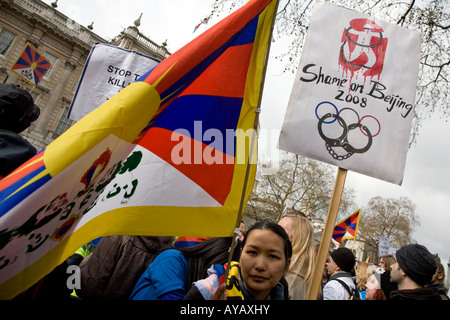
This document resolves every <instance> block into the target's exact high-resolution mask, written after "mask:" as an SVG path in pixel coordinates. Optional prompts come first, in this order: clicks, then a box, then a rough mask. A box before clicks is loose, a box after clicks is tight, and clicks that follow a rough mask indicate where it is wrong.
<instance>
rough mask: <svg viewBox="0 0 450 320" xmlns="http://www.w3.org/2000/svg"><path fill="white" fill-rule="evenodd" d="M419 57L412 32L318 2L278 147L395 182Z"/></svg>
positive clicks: (399, 171)
mask: <svg viewBox="0 0 450 320" xmlns="http://www.w3.org/2000/svg"><path fill="white" fill-rule="evenodd" d="M419 57H420V35H419V34H418V33H417V32H415V31H411V30H407V29H405V28H402V27H399V26H398V25H394V24H390V23H387V22H384V21H379V20H377V19H374V18H372V17H369V16H367V15H365V14H362V13H359V12H356V11H352V10H348V9H346V8H343V7H339V6H335V5H332V4H327V3H320V4H317V5H316V6H315V7H314V9H313V15H312V19H311V25H310V27H309V31H308V35H307V38H306V42H305V45H304V47H303V52H302V56H301V58H300V63H299V66H298V71H297V75H296V78H295V82H294V86H293V89H292V93H291V97H290V100H289V104H288V108H287V112H286V116H285V120H284V123H283V128H282V131H281V134H280V140H279V148H280V149H282V150H285V151H289V152H293V153H296V154H299V155H303V156H306V157H308V158H312V159H316V160H320V161H323V162H326V163H329V164H332V165H336V166H338V167H340V168H344V169H346V170H352V171H355V172H359V173H362V174H366V175H369V176H372V177H375V178H378V179H381V180H385V181H388V182H392V183H395V184H399V185H400V184H401V183H402V180H403V174H404V167H405V162H406V154H407V150H408V143H409V137H410V131H411V122H412V119H413V115H414V112H413V108H414V102H415V91H416V83H417V76H418V66H419Z"/></svg>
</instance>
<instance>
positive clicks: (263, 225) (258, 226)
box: [242, 221, 292, 260]
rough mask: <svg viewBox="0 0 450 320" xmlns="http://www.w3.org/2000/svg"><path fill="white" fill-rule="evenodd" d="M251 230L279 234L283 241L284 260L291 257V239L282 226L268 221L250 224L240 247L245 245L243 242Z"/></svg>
mask: <svg viewBox="0 0 450 320" xmlns="http://www.w3.org/2000/svg"><path fill="white" fill-rule="evenodd" d="M253 230H270V231H272V232H273V233H275V234H277V235H279V236H280V237H281V238H282V239H283V242H284V255H285V257H286V260H288V259H290V258H291V257H292V244H291V240H289V236H288V234H287V233H286V231H285V230H284V228H283V227H282V226H280V225H279V224H277V223H274V222H270V221H259V222H256V223H255V224H254V225H253V226H251V227H250V229H248V231H247V233H246V234H245V238H244V240H243V241H242V247H244V246H245V242H246V241H247V238H248V236H249V235H250V233H251V232H252V231H253Z"/></svg>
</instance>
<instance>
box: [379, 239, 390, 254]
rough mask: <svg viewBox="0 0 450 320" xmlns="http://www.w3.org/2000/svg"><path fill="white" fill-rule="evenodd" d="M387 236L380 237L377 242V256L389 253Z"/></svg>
mask: <svg viewBox="0 0 450 320" xmlns="http://www.w3.org/2000/svg"><path fill="white" fill-rule="evenodd" d="M389 248H390V245H389V238H386V237H380V242H379V243H378V256H379V257H381V256H385V255H387V254H389Z"/></svg>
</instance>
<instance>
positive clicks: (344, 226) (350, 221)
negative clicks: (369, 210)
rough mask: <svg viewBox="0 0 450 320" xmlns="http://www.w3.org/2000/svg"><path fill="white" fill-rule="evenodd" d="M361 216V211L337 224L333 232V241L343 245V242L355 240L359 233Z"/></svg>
mask: <svg viewBox="0 0 450 320" xmlns="http://www.w3.org/2000/svg"><path fill="white" fill-rule="evenodd" d="M360 214H361V209H359V210H358V211H356V212H355V213H353V214H351V215H349V216H348V217H347V218H345V219H344V220H342V221H341V222H339V223H338V224H336V226H335V227H334V230H333V239H334V240H336V241H337V242H339V243H340V244H342V241H343V240H346V239H355V238H356V233H357V231H358V225H359V216H360Z"/></svg>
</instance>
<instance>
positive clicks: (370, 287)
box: [366, 275, 381, 300]
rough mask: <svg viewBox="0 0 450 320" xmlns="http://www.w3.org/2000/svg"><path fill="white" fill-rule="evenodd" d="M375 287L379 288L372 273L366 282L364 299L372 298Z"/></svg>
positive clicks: (375, 290)
mask: <svg viewBox="0 0 450 320" xmlns="http://www.w3.org/2000/svg"><path fill="white" fill-rule="evenodd" d="M377 289H381V287H380V284H379V283H378V281H377V278H375V276H374V275H371V276H370V277H369V279H367V282H366V299H367V300H372V299H373V297H374V295H375V292H377Z"/></svg>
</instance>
